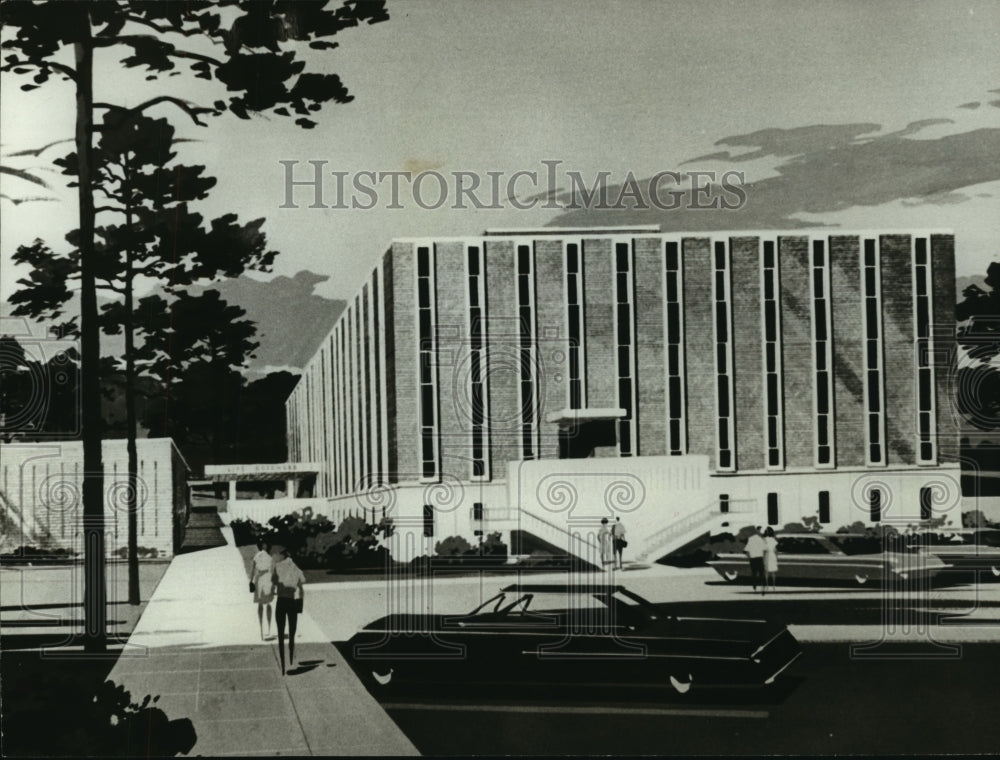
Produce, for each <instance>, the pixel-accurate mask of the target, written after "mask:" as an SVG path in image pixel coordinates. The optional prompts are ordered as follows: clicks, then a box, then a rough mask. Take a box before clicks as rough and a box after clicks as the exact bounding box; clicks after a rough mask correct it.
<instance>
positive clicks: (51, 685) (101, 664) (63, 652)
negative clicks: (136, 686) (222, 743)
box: [0, 561, 169, 757]
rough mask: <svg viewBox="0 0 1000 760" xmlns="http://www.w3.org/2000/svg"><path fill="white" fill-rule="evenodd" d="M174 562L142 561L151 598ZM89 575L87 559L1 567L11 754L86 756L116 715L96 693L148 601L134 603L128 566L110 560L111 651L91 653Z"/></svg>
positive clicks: (2, 692)
mask: <svg viewBox="0 0 1000 760" xmlns="http://www.w3.org/2000/svg"><path fill="white" fill-rule="evenodd" d="M168 566H169V563H168V562H163V561H150V562H143V563H141V564H140V573H139V576H140V578H139V580H140V584H139V588H140V595H141V598H142V599H143V600H148V599H149V598H150V596H151V595H152V593H153V591H154V590H155V589H156V586H157V584H158V583H159V582H160V578H162V577H163V574H164V573H165V572H166V570H167V567H168ZM82 577H83V573H82V567H80V566H79V565H62V566H56V567H52V566H49V567H27V566H20V567H11V566H4V567H3V568H2V569H0V598H2V600H3V606H0V704H2V714H0V727H2V731H3V747H2V750H3V756H4V757H11V756H29V757H48V756H67V755H68V756H74V757H80V756H83V755H87V754H93V753H94V752H96V751H99V749H100V747H101V746H102V745H101V744H100V737H101V732H100V730H99V729H100V728H101V726H100V725H99V722H102V721H103V720H110V715H108V714H106V713H107V710H106V709H103V707H101V706H95V705H94V695H95V694H96V693H97V691H98V689H99V688H100V686H101V684H103V683H104V680H105V679H106V678H107V675H108V673H109V672H110V671H111V668H112V667H113V666H114V664H115V661H116V659H117V655H118V653H119V652H120V651H121V644H122V642H124V641H125V640H127V638H128V635H129V634H130V633H131V632H132V629H133V628H134V627H135V624H136V621H138V619H139V616H140V615H141V614H142V611H143V609H145V604H141V605H138V606H132V605H130V604H128V601H127V599H128V597H127V593H128V579H127V575H126V572H125V566H124V564H121V563H109V564H108V597H109V601H108V607H107V609H108V630H109V633H111V634H112V637H111V638H110V640H109V651H108V654H107V655H106V656H103V657H98V656H94V655H85V654H84V653H83V651H82V649H81V647H80V646H79V645H78V644H77V643H76V641H75V638H76V637H75V635H74V634H76V633H78V632H79V631H80V629H81V625H82V621H81V618H82V603H81V601H80V599H81V598H82V597H81V593H82ZM140 696H141V695H140ZM95 709H98V713H95ZM101 710H103V712H101Z"/></svg>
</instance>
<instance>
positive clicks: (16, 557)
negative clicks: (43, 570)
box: [0, 545, 77, 564]
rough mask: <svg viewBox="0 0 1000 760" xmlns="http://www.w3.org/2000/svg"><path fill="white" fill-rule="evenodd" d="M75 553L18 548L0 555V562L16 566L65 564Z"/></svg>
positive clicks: (66, 550)
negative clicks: (37, 563)
mask: <svg viewBox="0 0 1000 760" xmlns="http://www.w3.org/2000/svg"><path fill="white" fill-rule="evenodd" d="M76 556H77V552H75V551H73V550H72V549H63V548H59V547H50V548H46V547H40V546H32V545H28V546H19V547H17V548H16V549H14V550H13V551H9V552H4V553H3V554H0V562H4V563H6V564H17V563H20V562H67V561H69V560H72V559H74V558H75V557H76Z"/></svg>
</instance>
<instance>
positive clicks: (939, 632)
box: [307, 567, 1000, 755]
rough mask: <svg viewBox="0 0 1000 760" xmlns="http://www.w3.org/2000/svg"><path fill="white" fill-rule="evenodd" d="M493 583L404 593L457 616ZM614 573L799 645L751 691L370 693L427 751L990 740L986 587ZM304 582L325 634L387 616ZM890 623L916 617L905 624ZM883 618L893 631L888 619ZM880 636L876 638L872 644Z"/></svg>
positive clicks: (641, 588) (845, 749) (913, 745)
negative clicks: (763, 590) (754, 585)
mask: <svg viewBox="0 0 1000 760" xmlns="http://www.w3.org/2000/svg"><path fill="white" fill-rule="evenodd" d="M499 582H500V581H499V580H498V579H496V578H487V579H483V580H482V581H480V579H475V578H472V579H468V578H466V579H457V578H454V579H446V580H438V581H436V582H435V583H434V584H433V586H432V587H431V586H423V587H422V588H423V594H416V595H414V594H413V593H411V594H410V595H409V596H407V597H406V598H405V601H406V602H407V603H414V601H415V600H416V602H418V603H420V602H421V601H422V603H424V604H426V605H427V606H429V607H433V608H434V609H435V610H445V609H449V610H453V611H462V610H464V609H471V607H472V606H474V604H475V603H476V600H477V599H479V598H481V597H482V595H483V594H488V593H489V592H492V590H493V587H494V586H496V585H498V584H499ZM619 582H621V583H623V584H624V585H626V586H627V587H628V588H630V589H632V590H634V591H637V592H639V593H641V594H642V595H644V596H646V597H647V598H649V599H650V600H651V601H653V602H654V603H655V604H656V606H657V608H658V609H662V610H664V611H671V612H673V613H675V614H676V613H678V612H681V613H683V614H688V615H706V616H708V615H711V616H715V617H730V618H740V617H748V616H752V617H765V618H767V619H773V620H778V621H780V622H783V623H785V624H787V625H789V627H790V630H792V632H793V633H794V634H795V635H796V637H797V638H798V639H799V640H800V642H802V646H803V654H802V656H801V657H800V658H799V660H798V661H796V662H795V663H794V664H793V665H792V666H791V668H789V670H788V671H786V673H785V674H784V675H783V676H782V677H781V678H780V679H779V680H778V681H777V682H776V683H775V684H774V685H773V686H771V687H766V688H764V689H742V690H712V689H698V688H693V689H692V690H691V691H690V692H689V693H688V694H685V695H679V694H676V693H675V692H674V691H673V690H672V689H670V688H669V687H668V686H666V685H664V687H663V688H650V687H637V686H635V685H632V684H607V683H592V684H587V685H585V686H584V687H583V688H580V687H579V686H577V687H573V688H569V687H559V686H557V685H548V686H543V687H541V688H537V687H535V686H534V685H532V686H523V685H518V686H485V685H482V684H479V683H477V678H476V675H475V674H470V676H469V679H468V680H467V681H463V682H460V683H448V684H438V685H435V686H431V687H428V686H427V685H419V686H418V685H415V684H414V685H407V684H405V682H404V681H399V682H398V683H394V685H393V688H392V690H391V691H389V692H386V693H382V692H375V696H376V697H377V698H378V699H379V701H380V702H381V703H382V705H383V707H384V708H385V709H386V710H387V712H388V713H389V715H390V716H391V717H392V719H393V720H394V721H395V722H396V723H397V725H399V727H400V728H401V729H402V730H403V732H404V733H405V734H406V735H407V736H408V737H409V738H410V740H411V741H412V742H413V743H414V744H415V745H416V746H417V748H418V749H419V750H420V751H421V752H423V753H426V754H466V755H468V754H539V753H543V754H549V753H551V754H608V753H612V754H622V753H628V754H633V753H634V754H650V753H655V754H718V753H727V754H731V753H736V754H769V753H817V754H834V753H864V754H871V753H907V752H949V753H955V752H967V753H974V752H980V753H981V752H990V751H995V749H996V747H997V746H1000V722H997V721H996V720H995V710H996V705H997V704H998V695H997V683H1000V658H998V656H997V655H998V652H1000V645H998V643H997V642H1000V621H998V620H997V619H996V616H997V613H998V611H1000V584H982V585H980V586H979V587H976V586H973V585H959V586H951V587H944V588H934V589H930V590H929V591H928V592H927V594H926V595H921V596H919V597H917V598H913V599H910V600H909V602H908V603H907V604H904V605H902V606H901V607H899V608H898V609H897V610H896V611H895V612H893V611H892V610H891V609H890V610H888V611H887V606H886V604H885V603H884V599H885V597H884V595H883V594H882V593H881V592H880V590H878V589H864V590H861V589H850V588H847V589H831V588H799V587H797V588H783V587H780V586H779V589H778V591H777V593H775V594H771V595H768V596H766V597H763V598H762V597H760V596H759V595H756V594H752V593H751V590H750V589H749V588H747V587H740V586H735V587H734V586H729V585H725V584H721V583H720V582H719V581H718V579H717V578H716V577H715V576H714V574H713V573H709V572H706V571H705V570H704V569H694V570H678V569H674V568H659V567H653V568H647V569H645V570H642V571H637V572H634V573H623V574H621V577H620V578H619ZM309 588H310V590H309V592H308V599H309V601H308V603H307V604H308V608H309V610H310V614H311V615H312V616H313V618H314V619H315V620H316V621H317V623H318V624H319V625H320V626H321V628H323V629H324V631H326V632H328V633H329V634H330V635H331V638H332V639H334V640H335V641H340V642H342V641H344V639H346V638H347V636H348V635H349V629H351V628H353V629H355V630H356V629H357V627H360V625H363V624H364V622H367V621H364V622H362V620H363V619H364V618H365V617H366V616H367V619H368V620H371V619H374V618H375V617H378V616H379V615H381V614H385V610H386V596H387V593H389V587H388V586H386V584H385V583H384V582H383V583H382V584H381V588H380V586H379V583H378V582H366V583H364V584H352V585H351V586H347V585H344V584H340V585H337V584H317V585H314V586H310V587H309ZM393 593H394V594H395V597H394V598H397V599H400V600H402V599H403V597H400V595H399V589H396V590H395V592H393ZM900 610H902V611H903V612H905V613H906V615H909V618H907V617H906V615H903V614H902V613H901V612H900ZM901 619H902V620H906V619H908V620H910V621H911V623H912V622H913V621H917V622H919V623H920V624H921V626H924V625H925V626H927V627H921V626H916V625H913V626H911V628H910V630H909V631H908V632H904V631H902V630H901V629H900V625H899V621H900V620H901ZM894 620H895V621H896V623H897V628H896V630H895V632H893V631H892V629H890V628H887V624H888V623H889V622H891V621H894ZM881 631H889V632H890V635H888V637H887V638H885V639H884V640H881V639H883V636H882V635H881V634H880V632H881ZM880 640H881V641H880ZM859 645H860V646H859ZM341 646H342V647H343V644H341ZM581 667H586V663H585V662H584V663H581Z"/></svg>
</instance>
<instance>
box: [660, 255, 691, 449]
mask: <svg viewBox="0 0 1000 760" xmlns="http://www.w3.org/2000/svg"><path fill="white" fill-rule="evenodd" d="M683 267H684V265H683V262H682V261H681V257H680V253H679V251H678V246H677V243H675V242H668V243H666V245H665V247H664V283H663V284H664V290H663V294H664V310H663V321H664V324H663V334H664V336H665V339H664V345H665V348H666V371H667V451H668V452H670V454H671V455H672V456H677V455H679V454H684V453H685V452H687V423H686V420H685V410H686V409H687V399H686V393H685V383H684V269H683Z"/></svg>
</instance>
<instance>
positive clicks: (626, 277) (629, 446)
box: [614, 243, 638, 457]
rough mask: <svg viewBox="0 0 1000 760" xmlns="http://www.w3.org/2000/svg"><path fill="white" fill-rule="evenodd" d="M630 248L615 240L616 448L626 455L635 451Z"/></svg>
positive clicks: (630, 454)
mask: <svg viewBox="0 0 1000 760" xmlns="http://www.w3.org/2000/svg"><path fill="white" fill-rule="evenodd" d="M632 288H633V284H632V251H631V246H630V245H629V244H628V243H616V244H615V311H614V323H615V324H614V330H615V336H616V340H615V343H616V351H615V367H616V369H617V376H618V406H619V407H620V408H622V409H624V410H625V416H624V417H622V418H621V419H620V420H618V451H619V454H621V456H623V457H630V456H632V455H633V454H636V453H638V452H637V451H636V425H635V351H634V346H635V339H634V333H635V323H634V320H633V318H632V309H633V298H632Z"/></svg>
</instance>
